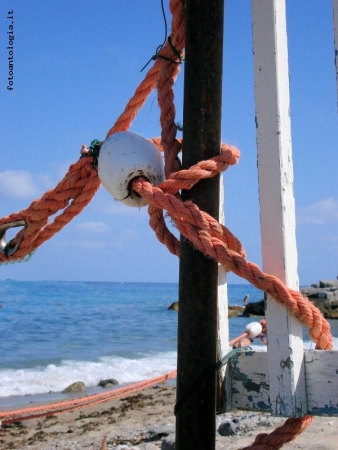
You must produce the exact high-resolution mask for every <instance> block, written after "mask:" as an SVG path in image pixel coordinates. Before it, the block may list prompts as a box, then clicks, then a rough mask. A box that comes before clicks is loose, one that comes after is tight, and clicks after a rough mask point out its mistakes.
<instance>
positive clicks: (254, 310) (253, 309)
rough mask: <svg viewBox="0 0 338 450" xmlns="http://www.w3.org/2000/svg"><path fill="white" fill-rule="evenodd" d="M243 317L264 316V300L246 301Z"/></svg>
mask: <svg viewBox="0 0 338 450" xmlns="http://www.w3.org/2000/svg"><path fill="white" fill-rule="evenodd" d="M242 316H243V317H252V316H265V301H264V300H260V301H259V302H252V303H248V304H247V305H246V307H245V308H244V311H243V314H242Z"/></svg>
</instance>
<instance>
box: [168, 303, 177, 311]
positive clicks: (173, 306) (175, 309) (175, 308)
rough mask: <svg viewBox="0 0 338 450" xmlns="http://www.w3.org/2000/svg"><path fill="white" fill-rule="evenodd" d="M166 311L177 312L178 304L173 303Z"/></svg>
mask: <svg viewBox="0 0 338 450" xmlns="http://www.w3.org/2000/svg"><path fill="white" fill-rule="evenodd" d="M168 309H172V310H174V311H178V302H173V303H172V304H171V305H170V306H168Z"/></svg>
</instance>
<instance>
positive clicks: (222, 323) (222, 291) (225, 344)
mask: <svg viewBox="0 0 338 450" xmlns="http://www.w3.org/2000/svg"><path fill="white" fill-rule="evenodd" d="M219 223H221V224H224V223H225V218H224V185H223V175H222V174H221V176H220V189H219ZM217 325H218V329H217V359H220V358H222V357H223V356H225V355H226V354H227V353H228V351H229V321H228V285H227V273H226V270H225V269H224V267H223V266H222V264H218V324H217ZM225 374H226V365H225V366H223V367H222V368H221V369H220V370H219V373H218V383H219V390H218V402H217V403H218V406H219V405H220V403H221V400H222V399H223V400H224V394H225V392H224V380H225ZM225 410H226V405H225V404H223V405H222V411H221V410H220V409H218V412H219V413H220V412H224V411H225Z"/></svg>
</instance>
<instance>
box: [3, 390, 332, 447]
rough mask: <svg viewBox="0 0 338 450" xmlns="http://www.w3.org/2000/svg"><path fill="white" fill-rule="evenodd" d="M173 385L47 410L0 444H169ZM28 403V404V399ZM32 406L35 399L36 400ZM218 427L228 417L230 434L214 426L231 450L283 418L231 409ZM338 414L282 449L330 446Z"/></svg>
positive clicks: (220, 442)
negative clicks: (66, 409)
mask: <svg viewBox="0 0 338 450" xmlns="http://www.w3.org/2000/svg"><path fill="white" fill-rule="evenodd" d="M175 401H176V386H169V385H168V384H167V383H161V384H158V385H156V386H154V387H151V388H148V389H144V390H142V391H140V392H138V393H133V394H130V395H126V396H123V397H121V398H119V399H113V400H110V401H108V402H105V403H102V404H99V405H94V406H88V407H84V408H80V409H78V410H76V411H72V412H63V413H61V414H57V415H53V414H50V415H48V416H46V417H40V418H37V419H30V420H26V421H22V422H21V423H18V424H17V423H15V424H8V425H5V424H4V425H3V426H2V427H1V428H0V445H1V448H4V450H5V449H8V450H10V449H15V450H61V449H62V450H84V449H91V450H94V449H95V450H99V449H100V447H101V443H102V442H103V440H104V439H105V440H106V444H105V447H104V450H115V449H116V447H117V446H119V445H121V446H122V445H125V446H127V447H123V448H124V449H125V450H127V449H128V448H129V449H131V448H133V449H134V450H135V449H139V450H157V449H161V448H163V449H165V448H166V449H169V448H174V447H169V446H168V445H169V441H170V442H171V443H172V442H173V440H174V432H175V420H176V419H175V416H174V412H173V410H174V404H175ZM28 406H31V404H28ZM34 406H35V405H34ZM215 420H216V430H218V427H219V425H220V424H221V423H224V422H228V423H230V425H231V428H232V430H233V434H231V435H229V436H221V435H220V433H218V432H217V431H216V449H217V450H226V449H227V450H228V449H229V450H230V449H231V450H232V449H233V450H234V449H239V448H242V447H244V446H247V445H250V444H252V443H253V441H254V438H255V436H256V435H257V434H259V433H262V432H263V433H270V432H272V431H273V430H274V429H275V428H276V427H277V426H280V425H282V424H283V423H284V421H285V419H283V418H276V417H271V416H270V415H269V414H267V413H253V412H250V411H247V412H245V411H238V410H237V411H236V410H234V411H231V412H228V413H225V414H222V415H219V416H216V419H215ZM337 426H338V418H332V417H316V418H315V419H314V422H313V424H312V425H310V427H309V428H308V429H307V430H306V431H305V432H304V433H303V434H302V435H300V436H298V437H297V438H296V440H295V441H292V442H290V443H288V444H287V445H285V446H284V447H283V448H284V449H285V450H291V449H292V450H294V449H309V450H319V449H320V450H334V449H335V448H336V439H337V437H336V429H337Z"/></svg>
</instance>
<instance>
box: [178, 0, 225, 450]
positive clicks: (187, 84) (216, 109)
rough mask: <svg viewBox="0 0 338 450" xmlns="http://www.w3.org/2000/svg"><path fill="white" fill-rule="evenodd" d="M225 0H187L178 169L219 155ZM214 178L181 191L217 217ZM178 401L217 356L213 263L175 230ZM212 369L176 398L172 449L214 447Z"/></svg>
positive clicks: (214, 411) (215, 287)
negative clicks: (177, 251)
mask: <svg viewBox="0 0 338 450" xmlns="http://www.w3.org/2000/svg"><path fill="white" fill-rule="evenodd" d="M223 3H224V0H208V1H206V0H187V1H186V47H185V51H186V55H185V58H186V59H185V81H184V113H183V138H184V140H183V142H184V143H183V161H182V162H183V168H188V167H190V166H191V165H193V164H195V163H197V162H198V161H201V160H203V159H208V158H210V157H212V156H215V155H218V154H219V153H220V145H221V107H222V104H221V103H222V62H223V15H224V6H223ZM219 182H220V181H219V177H214V178H212V179H210V180H203V181H201V182H199V183H198V184H197V185H196V186H195V187H194V188H193V189H191V190H188V191H186V192H184V195H185V196H186V200H192V201H193V202H194V203H195V204H196V205H198V206H199V208H200V209H202V210H203V211H206V212H208V213H209V214H210V215H212V216H213V217H215V218H216V219H217V220H218V218H219ZM179 302H180V310H179V318H178V360H177V369H178V374H177V400H179V399H180V398H181V397H182V396H183V395H184V394H185V393H186V392H187V391H188V390H189V389H190V387H191V385H192V383H193V382H194V381H195V380H196V379H198V378H199V377H200V376H201V375H202V374H203V373H204V372H205V371H206V370H207V369H208V368H209V367H210V366H212V365H213V364H214V363H215V362H216V341H217V262H216V261H213V260H211V259H210V258H206V257H205V256H204V255H203V254H202V253H200V252H199V251H197V250H196V249H194V248H193V247H192V246H191V244H190V243H189V242H188V241H187V240H186V239H185V238H183V237H182V236H181V259H180V274H179ZM215 392H216V372H213V373H212V374H211V375H209V377H208V379H207V380H206V381H205V382H204V383H203V384H202V386H201V387H199V388H198V389H197V390H195V391H194V392H193V394H191V395H190V396H189V397H188V398H187V399H186V400H185V401H184V402H182V403H181V405H180V407H179V408H178V410H177V413H176V447H175V448H176V450H212V449H215V431H216V430H215V415H216V399H215Z"/></svg>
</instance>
